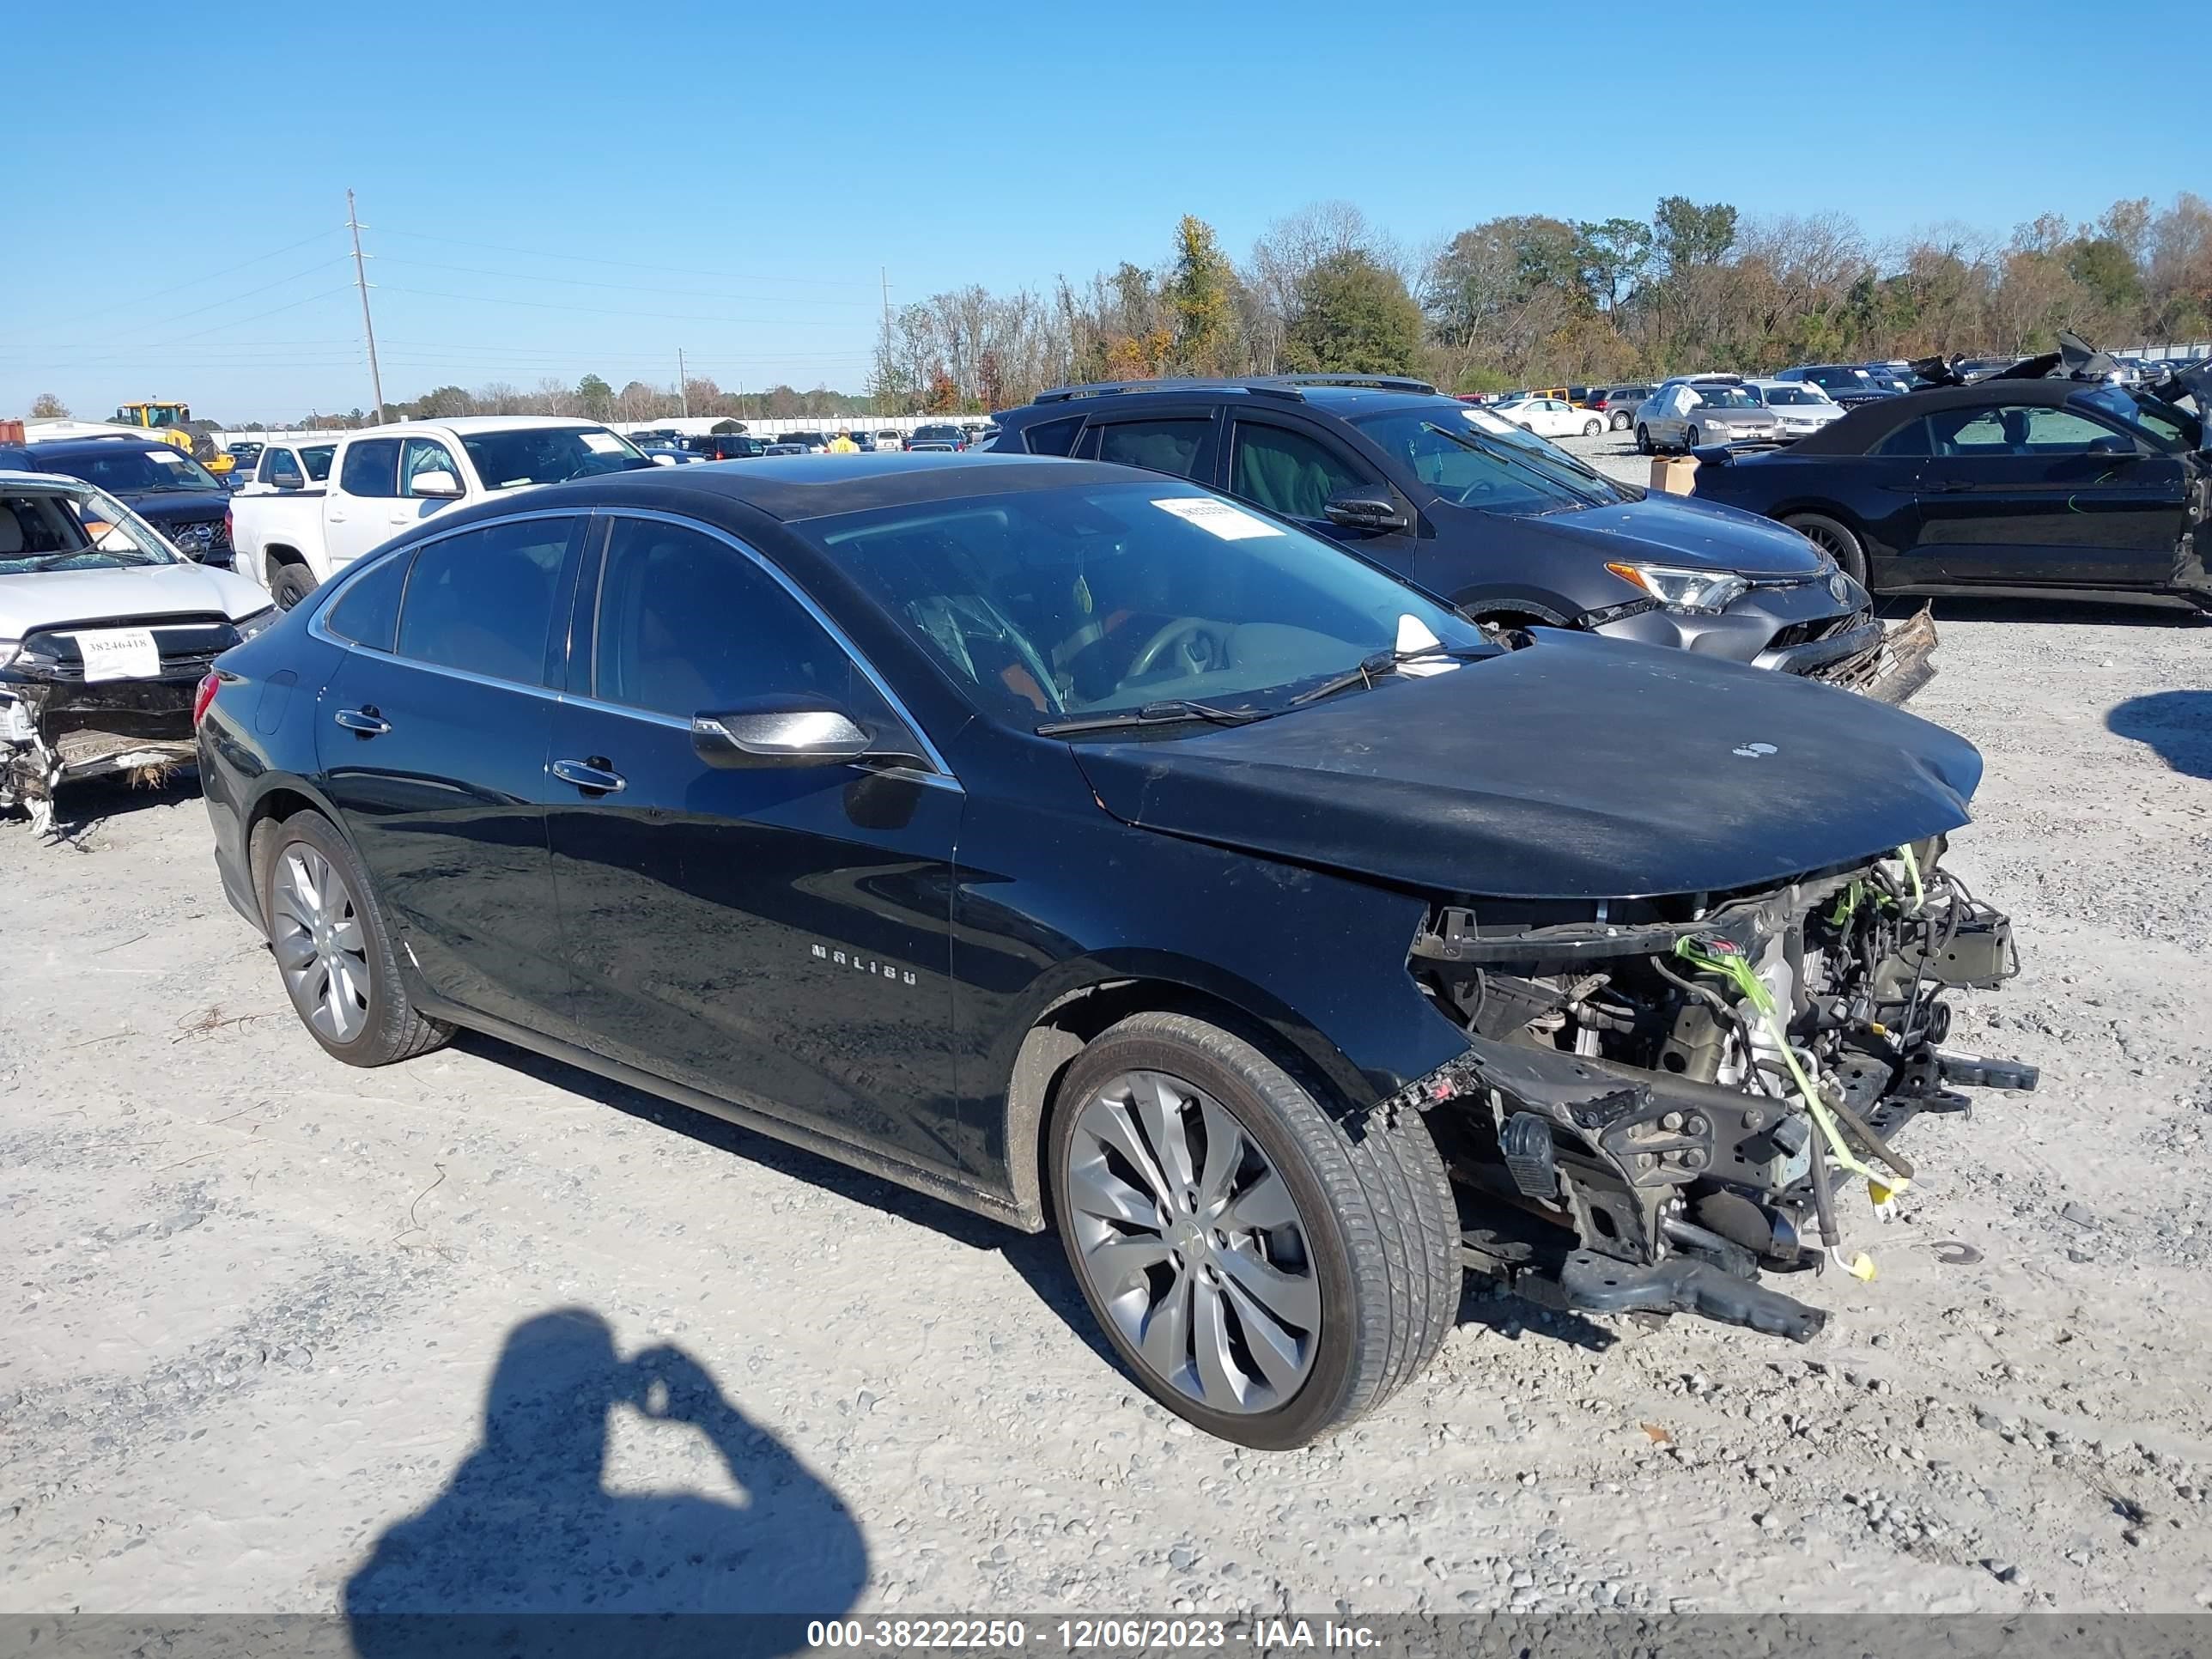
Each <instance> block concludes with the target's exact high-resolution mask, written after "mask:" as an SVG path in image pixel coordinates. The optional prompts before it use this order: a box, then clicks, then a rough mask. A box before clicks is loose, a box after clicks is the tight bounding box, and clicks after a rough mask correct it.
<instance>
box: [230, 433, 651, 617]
mask: <svg viewBox="0 0 2212 1659" xmlns="http://www.w3.org/2000/svg"><path fill="white" fill-rule="evenodd" d="M262 459H263V460H264V461H267V460H268V459H269V455H268V452H266V451H264V453H263V456H262ZM297 459H298V461H299V465H298V466H297V467H295V468H289V469H288V468H283V467H281V466H278V465H276V464H274V463H271V465H270V476H268V477H265V478H264V477H263V476H262V468H261V467H260V466H259V465H257V466H256V468H255V476H254V482H253V483H252V484H249V485H248V486H246V488H245V489H241V490H240V491H239V493H238V494H237V495H234V496H233V497H232V498H231V502H230V520H231V532H230V533H231V542H232V545H233V546H234V547H235V548H236V549H237V556H238V570H239V573H240V574H241V575H247V576H251V577H252V578H253V579H254V580H256V581H258V582H259V583H261V584H262V586H264V587H266V588H267V589H268V590H269V594H270V598H271V599H275V600H276V603H277V604H278V605H282V606H283V607H284V608H285V609H286V610H289V609H290V608H291V607H292V606H294V605H297V604H298V603H299V602H300V601H301V599H305V598H307V595H308V594H310V593H312V592H314V591H315V589H316V588H317V587H319V586H321V585H322V584H323V583H325V582H326V581H328V580H330V579H331V576H332V575H333V574H336V573H337V571H339V570H341V569H343V568H345V566H347V565H348V564H349V563H351V562H353V561H354V560H356V559H357V558H359V557H360V556H362V554H364V553H366V552H368V551H369V550H370V549H372V548H375V547H380V546H382V545H383V544H385V543H386V542H388V541H390V540H391V539H392V538H393V537H394V536H397V535H398V534H399V533H400V532H402V531H404V530H405V529H407V528H408V527H409V526H412V525H414V524H416V523H419V522H420V521H421V520H424V519H427V518H428V517H429V516H430V515H431V514H432V513H436V512H439V511H441V509H443V508H445V507H450V506H452V505H453V503H454V502H456V501H481V500H483V498H484V497H486V496H488V495H507V494H509V493H511V492H512V491H514V490H518V489H530V488H532V487H533V486H534V485H538V484H546V483H562V482H563V481H565V480H567V479H569V478H581V477H589V476H590V475H591V474H592V473H595V472H621V471H629V470H631V469H633V468H636V467H647V466H651V465H653V461H652V460H651V459H648V458H647V456H646V455H644V454H643V453H641V452H640V451H639V450H638V448H637V447H636V446H635V445H634V444H632V443H631V442H630V441H629V440H628V439H627V438H624V437H623V436H621V435H619V434H617V433H616V432H614V431H612V430H611V429H610V428H606V427H605V426H602V425H600V424H599V422H596V421H570V420H559V419H555V418H552V417H550V416H530V415H471V416H462V417H460V418H459V419H456V420H451V421H409V422H404V423H402V424H398V425H393V426H372V427H365V428H362V430H361V431H359V432H349V433H348V434H346V435H345V436H344V437H343V438H342V439H340V440H339V441H338V444H337V453H335V454H334V455H332V456H331V457H330V458H329V459H328V461H327V464H326V466H325V473H324V475H323V477H321V479H320V481H319V482H316V481H314V480H313V478H312V477H306V476H302V473H303V472H306V473H309V474H311V473H312V471H313V468H312V466H310V465H308V458H307V457H306V456H305V455H301V456H299V457H298V458H297ZM316 459H320V458H316Z"/></svg>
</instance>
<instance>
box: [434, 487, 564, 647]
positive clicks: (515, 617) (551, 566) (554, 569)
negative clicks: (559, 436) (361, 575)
mask: <svg viewBox="0 0 2212 1659" xmlns="http://www.w3.org/2000/svg"><path fill="white" fill-rule="evenodd" d="M573 523H574V520H573V519H569V518H565V517H564V518H557V519H514V520H508V521H507V522H506V523H504V524H493V525H486V526H484V527H483V529H481V530H468V531H464V532H461V533H460V534H459V535H458V536H447V537H445V538H442V539H441V540H438V541H435V542H430V543H428V544H425V545H424V546H423V548H422V550H421V551H420V552H418V553H417V554H416V556H415V569H414V573H413V574H412V575H410V577H409V578H408V580H407V597H406V599H405V601H404V604H403V605H401V607H400V611H399V641H398V653H399V654H400V655H401V656H403V657H407V658H410V659H413V660H414V661H416V662H425V663H432V664H435V665H437V666H439V667H441V668H458V669H461V670H463V671H466V672H468V673H471V674H482V675H483V676H484V677H485V678H489V679H495V680H507V681H511V682H513V684H517V685H543V684H545V683H546V675H545V640H546V634H547V631H548V630H549V629H550V628H551V626H552V623H553V609H554V598H555V593H556V589H557V587H558V585H559V580H560V575H561V566H562V560H563V559H564V558H565V557H566V556H567V554H568V532H569V529H570V526H572V525H573Z"/></svg>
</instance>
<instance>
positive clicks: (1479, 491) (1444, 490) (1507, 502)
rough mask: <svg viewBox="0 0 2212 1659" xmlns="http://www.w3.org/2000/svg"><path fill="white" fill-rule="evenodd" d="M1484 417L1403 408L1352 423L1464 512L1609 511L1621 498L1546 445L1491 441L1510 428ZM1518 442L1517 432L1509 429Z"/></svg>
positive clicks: (1602, 480) (1445, 410) (1500, 438)
mask: <svg viewBox="0 0 2212 1659" xmlns="http://www.w3.org/2000/svg"><path fill="white" fill-rule="evenodd" d="M1478 412H1479V411H1474V410H1453V409H1449V408H1446V407H1443V406H1442V405H1439V406H1438V407H1437V408H1436V409H1433V410H1428V409H1401V410H1388V411H1384V412H1382V413H1378V414H1374V415H1364V416H1360V417H1359V418H1358V419H1357V420H1355V421H1354V422H1352V424H1353V425H1354V426H1356V427H1358V428H1359V429H1360V430H1361V431H1362V432H1364V433H1365V434H1366V435H1367V436H1368V437H1369V439H1370V440H1371V441H1373V442H1374V443H1376V445H1377V446H1379V447H1381V448H1382V450H1383V453H1386V454H1388V455H1389V456H1390V457H1391V458H1392V459H1394V460H1396V461H1397V462H1399V463H1400V464H1401V465H1403V466H1405V467H1407V469H1408V470H1410V471H1412V472H1413V476H1414V477H1417V478H1419V480H1420V481H1421V482H1422V483H1425V484H1426V485H1428V486H1429V488H1430V489H1433V490H1435V491H1436V492H1437V494H1438V495H1442V496H1443V497H1444V498H1445V499H1446V500H1447V501H1456V502H1458V503H1459V504H1460V505H1461V506H1462V507H1480V508H1481V509H1482V510H1483V511H1484V512H1486V513H1515V514H1522V513H1559V512H1563V511H1567V510H1570V509H1572V508H1576V507H1605V506H1610V505H1611V504H1613V502H1615V501H1620V500H1622V499H1623V497H1622V496H1621V495H1620V492H1619V490H1618V489H1616V488H1615V487H1614V486H1613V484H1612V483H1610V482H1609V481H1607V479H1605V478H1603V477H1600V476H1599V475H1598V474H1596V473H1595V472H1590V471H1586V470H1585V471H1579V472H1578V471H1573V470H1570V469H1569V468H1566V467H1562V466H1559V465H1553V464H1552V463H1551V461H1550V459H1549V458H1550V457H1553V456H1557V457H1558V458H1559V460H1560V461H1566V460H1567V459H1568V457H1567V456H1566V455H1565V453H1563V452H1561V451H1559V450H1557V449H1554V448H1553V447H1552V446H1551V445H1549V444H1547V443H1544V442H1543V441H1542V440H1541V439H1538V440H1535V441H1534V442H1532V443H1530V444H1528V445H1525V446H1524V445H1522V444H1518V443H1515V442H1513V441H1511V440H1510V439H1507V438H1505V437H1504V435H1503V434H1493V433H1492V431H1491V427H1492V426H1493V425H1494V426H1504V425H1505V424H1506V423H1505V422H1503V421H1499V420H1497V418H1496V417H1495V416H1492V417H1491V420H1490V422H1487V423H1485V422H1480V421H1478V420H1477V419H1476V418H1475V416H1476V415H1477V413H1478ZM1510 429H1511V430H1514V431H1515V432H1516V435H1521V434H1519V433H1518V429H1517V428H1510Z"/></svg>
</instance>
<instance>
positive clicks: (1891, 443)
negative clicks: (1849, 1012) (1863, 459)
mask: <svg viewBox="0 0 2212 1659" xmlns="http://www.w3.org/2000/svg"><path fill="white" fill-rule="evenodd" d="M1867 453H1868V454H1869V455H1891V456H1899V455H1901V456H1905V457H1908V458H1911V457H1918V456H1924V455H1926V454H1928V453H1929V447H1928V417H1927V416H1924V415H1919V416H1914V417H1913V418H1912V419H1911V420H1909V421H1907V422H1905V424H1904V425H1903V426H1901V427H1899V428H1897V430H1896V431H1894V432H1893V433H1891V434H1890V435H1889V436H1887V438H1884V439H1883V440H1882V441H1881V442H1880V443H1878V444H1876V445H1875V446H1874V447H1873V448H1871V449H1869V450H1868V451H1867Z"/></svg>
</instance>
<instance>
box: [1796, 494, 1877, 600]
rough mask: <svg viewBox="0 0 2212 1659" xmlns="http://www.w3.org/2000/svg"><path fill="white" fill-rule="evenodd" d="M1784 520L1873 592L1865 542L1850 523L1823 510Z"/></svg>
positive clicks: (1847, 573) (1852, 577) (1851, 577)
mask: <svg viewBox="0 0 2212 1659" xmlns="http://www.w3.org/2000/svg"><path fill="white" fill-rule="evenodd" d="M1782 522H1783V523H1784V524H1786V525H1788V526H1790V528H1791V529H1792V530H1794V531H1796V532H1797V533H1798V534H1799V535H1801V536H1802V537H1804V538H1805V539H1806V540H1807V541H1809V542H1810V543H1812V544H1813V545H1814V546H1815V547H1817V548H1819V549H1820V550H1821V551H1822V552H1823V553H1826V555H1827V556H1829V557H1830V558H1832V559H1833V560H1834V561H1835V562H1836V563H1837V564H1838V566H1840V567H1841V568H1842V569H1843V573H1844V574H1845V575H1846V576H1849V577H1850V579H1851V580H1853V581H1855V582H1857V584H1858V585H1859V586H1861V587H1864V588H1866V589H1867V591H1868V592H1873V591H1874V590H1873V588H1872V587H1871V586H1869V583H1868V581H1867V556H1866V545H1865V544H1864V543H1863V542H1861V541H1860V540H1859V538H1858V535H1857V532H1855V531H1853V530H1852V529H1851V527H1850V526H1849V525H1846V524H1839V523H1838V522H1837V521H1836V520H1833V519H1832V518H1830V517H1828V516H1827V514H1826V513H1792V514H1791V515H1790V517H1789V518H1786V519H1784V520H1783V521H1782Z"/></svg>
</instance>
